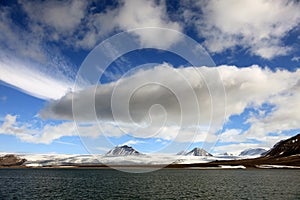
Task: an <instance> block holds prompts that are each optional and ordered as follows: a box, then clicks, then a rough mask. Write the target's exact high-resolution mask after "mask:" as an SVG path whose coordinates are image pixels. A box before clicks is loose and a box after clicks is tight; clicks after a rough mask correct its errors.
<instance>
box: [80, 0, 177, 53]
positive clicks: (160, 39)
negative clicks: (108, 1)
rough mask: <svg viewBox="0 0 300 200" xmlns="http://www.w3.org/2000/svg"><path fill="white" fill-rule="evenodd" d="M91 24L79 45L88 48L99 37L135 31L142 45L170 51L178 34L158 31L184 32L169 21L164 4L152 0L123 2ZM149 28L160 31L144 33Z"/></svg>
mask: <svg viewBox="0 0 300 200" xmlns="http://www.w3.org/2000/svg"><path fill="white" fill-rule="evenodd" d="M87 24H88V29H89V30H90V31H88V32H86V34H84V37H83V39H80V40H78V41H76V44H77V45H79V46H83V47H87V48H92V47H94V46H95V45H96V44H97V42H98V41H99V38H101V37H103V36H105V35H108V34H109V33H111V32H114V31H116V30H121V31H128V30H131V31H132V32H131V33H133V34H135V35H136V36H137V37H138V39H139V41H140V43H141V45H142V46H147V47H149V46H152V47H154V48H168V47H169V46H171V45H172V44H174V43H176V42H177V41H178V40H179V39H180V38H179V37H178V35H176V34H167V33H166V31H163V30H161V31H158V30H159V29H162V28H164V29H172V30H175V31H181V30H182V27H181V26H180V24H179V23H177V22H173V21H171V20H170V19H169V17H168V14H167V12H166V6H165V4H164V3H163V2H154V1H149V0H142V1H139V0H129V1H120V2H119V6H118V7H116V8H108V9H107V10H105V12H102V13H96V14H94V15H92V16H90V20H89V21H88V22H87ZM149 27H151V28H153V27H156V28H158V29H157V30H156V31H152V30H149V29H145V30H144V31H142V30H141V29H143V28H149ZM132 29H139V31H136V32H135V31H134V30H132Z"/></svg>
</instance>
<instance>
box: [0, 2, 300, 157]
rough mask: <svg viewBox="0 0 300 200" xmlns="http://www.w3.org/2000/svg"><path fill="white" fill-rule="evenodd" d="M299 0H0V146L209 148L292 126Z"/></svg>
mask: <svg viewBox="0 0 300 200" xmlns="http://www.w3.org/2000/svg"><path fill="white" fill-rule="evenodd" d="M299 10H300V3H299V2H298V1H286V0H283V1H265V0H246V1H238V0H227V1H225V0H224V1H222V0H211V1H205V0H203V1H190V0H187V1H144V0H128V1H123V0H118V1H105V0H104V1H88V2H87V1H80V0H74V1H69V0H67V1H55V0H53V1H23V0H16V1H14V0H13V1H5V0H4V1H0V47H1V48H0V152H14V153H60V154H88V153H99V154H103V153H105V152H107V151H108V150H109V149H111V148H113V147H114V146H117V145H123V144H127V145H130V146H133V147H134V148H135V149H137V150H139V151H141V152H144V153H173V154H174V153H177V152H179V151H181V150H189V149H191V148H193V147H202V148H204V149H206V150H207V151H209V152H211V153H225V152H229V153H234V154H238V153H239V152H240V151H242V150H244V149H248V148H258V147H262V148H266V149H269V148H271V147H272V146H273V145H274V144H275V143H276V142H278V141H279V140H282V139H286V138H289V137H291V136H293V135H296V134H297V133H299V132H300V116H299V110H300V12H299Z"/></svg>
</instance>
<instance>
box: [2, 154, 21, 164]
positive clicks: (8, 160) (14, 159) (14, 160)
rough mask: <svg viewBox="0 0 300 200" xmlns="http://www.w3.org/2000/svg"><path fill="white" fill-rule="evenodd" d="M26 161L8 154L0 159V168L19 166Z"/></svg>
mask: <svg viewBox="0 0 300 200" xmlns="http://www.w3.org/2000/svg"><path fill="white" fill-rule="evenodd" d="M24 162H26V159H22V158H19V157H18V156H16V155H13V154H8V155H4V156H1V157H0V166H20V165H22V164H23V163H24Z"/></svg>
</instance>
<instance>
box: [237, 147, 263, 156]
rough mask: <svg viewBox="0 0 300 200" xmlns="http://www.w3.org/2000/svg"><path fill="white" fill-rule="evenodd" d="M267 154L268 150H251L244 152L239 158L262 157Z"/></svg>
mask: <svg viewBox="0 0 300 200" xmlns="http://www.w3.org/2000/svg"><path fill="white" fill-rule="evenodd" d="M266 152H267V150H266V149H263V148H250V149H246V150H244V151H242V152H241V153H240V154H239V156H261V155H264V154H265V153H266Z"/></svg>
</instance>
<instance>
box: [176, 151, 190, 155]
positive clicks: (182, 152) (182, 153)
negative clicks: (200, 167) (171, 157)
mask: <svg viewBox="0 0 300 200" xmlns="http://www.w3.org/2000/svg"><path fill="white" fill-rule="evenodd" d="M186 154H187V151H179V152H178V153H177V154H176V155H186Z"/></svg>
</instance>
